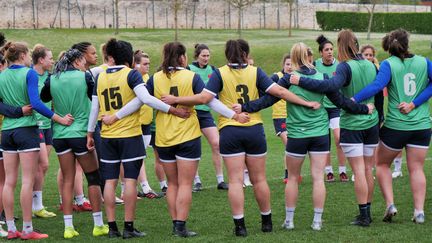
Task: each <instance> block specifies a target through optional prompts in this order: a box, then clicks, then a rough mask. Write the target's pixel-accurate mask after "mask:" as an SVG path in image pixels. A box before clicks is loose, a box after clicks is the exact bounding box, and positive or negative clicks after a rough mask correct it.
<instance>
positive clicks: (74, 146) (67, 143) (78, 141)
mask: <svg viewBox="0 0 432 243" xmlns="http://www.w3.org/2000/svg"><path fill="white" fill-rule="evenodd" d="M53 147H54V149H55V151H56V153H57V155H62V154H65V153H68V152H72V153H74V154H75V155H76V156H80V155H85V154H87V153H88V149H87V138H55V139H53Z"/></svg>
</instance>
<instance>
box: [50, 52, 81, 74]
mask: <svg viewBox="0 0 432 243" xmlns="http://www.w3.org/2000/svg"><path fill="white" fill-rule="evenodd" d="M81 57H83V53H82V52H80V51H79V50H77V49H69V50H68V51H66V52H65V53H64V54H63V56H62V57H61V58H60V60H59V61H58V62H57V63H56V65H55V67H54V73H55V74H56V75H57V77H58V76H59V75H60V73H62V72H64V71H66V70H67V69H68V68H70V67H71V66H73V63H74V61H75V60H77V59H79V58H81Z"/></svg>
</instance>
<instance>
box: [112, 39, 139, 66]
mask: <svg viewBox="0 0 432 243" xmlns="http://www.w3.org/2000/svg"><path fill="white" fill-rule="evenodd" d="M106 52H107V55H108V56H111V57H112V58H113V59H114V62H115V64H116V65H126V64H127V65H128V66H129V67H132V64H133V50H132V45H131V43H129V42H127V41H122V40H116V39H114V38H112V39H110V40H109V41H108V42H107V45H106Z"/></svg>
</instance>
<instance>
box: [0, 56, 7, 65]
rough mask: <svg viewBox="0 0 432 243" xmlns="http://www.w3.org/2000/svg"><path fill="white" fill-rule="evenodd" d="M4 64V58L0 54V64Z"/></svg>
mask: <svg viewBox="0 0 432 243" xmlns="http://www.w3.org/2000/svg"><path fill="white" fill-rule="evenodd" d="M5 63H6V59H5V58H4V56H3V55H2V54H1V53H0V64H1V65H5Z"/></svg>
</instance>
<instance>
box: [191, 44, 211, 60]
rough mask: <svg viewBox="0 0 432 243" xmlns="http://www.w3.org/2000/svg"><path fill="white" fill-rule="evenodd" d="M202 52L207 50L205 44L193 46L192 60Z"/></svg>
mask: <svg viewBox="0 0 432 243" xmlns="http://www.w3.org/2000/svg"><path fill="white" fill-rule="evenodd" d="M203 50H209V51H210V49H209V48H208V46H207V45H206V44H195V52H194V58H195V59H197V58H198V56H199V55H200V54H201V52H202V51H203Z"/></svg>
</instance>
